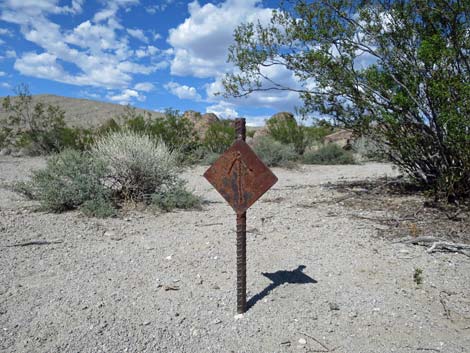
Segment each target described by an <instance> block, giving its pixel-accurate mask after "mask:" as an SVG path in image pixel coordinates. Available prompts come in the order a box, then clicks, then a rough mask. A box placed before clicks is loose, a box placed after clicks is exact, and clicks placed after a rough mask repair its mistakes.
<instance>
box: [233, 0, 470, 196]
mask: <svg viewBox="0 0 470 353" xmlns="http://www.w3.org/2000/svg"><path fill="white" fill-rule="evenodd" d="M234 37H235V44H234V45H233V46H232V47H231V48H230V51H229V57H228V59H229V61H231V62H233V63H234V64H235V65H236V66H237V67H238V69H239V70H238V71H237V72H236V73H234V74H229V75H227V76H226V77H225V79H224V87H225V94H226V95H229V96H244V95H247V94H250V93H252V92H255V91H260V90H292V91H296V92H298V93H299V95H300V97H301V99H302V100H303V107H302V111H303V112H304V113H310V112H320V113H322V114H327V115H330V116H331V117H333V118H334V119H337V120H338V121H340V122H342V123H343V124H345V125H346V126H351V127H354V128H355V129H356V130H358V131H359V132H362V133H365V134H368V135H370V136H371V137H373V138H374V139H375V140H377V141H379V142H383V143H384V145H385V148H386V152H387V153H388V156H389V158H390V159H391V160H392V161H393V162H394V163H396V164H397V165H398V166H399V167H401V169H402V170H404V171H405V172H407V173H408V174H409V175H410V176H411V177H413V178H414V179H415V181H417V182H419V183H421V184H424V185H425V186H428V187H430V188H432V189H433V190H434V191H435V195H436V197H437V196H438V195H442V194H444V195H445V196H447V198H448V199H449V201H453V200H456V199H457V198H464V197H468V196H469V195H470V57H469V53H470V2H469V1H459V0H383V1H370V0H369V1H366V0H361V1H357V0H318V1H307V0H292V1H286V2H283V4H282V8H281V9H280V10H277V11H274V12H273V14H272V18H271V21H270V23H269V24H267V25H261V24H260V23H258V24H253V23H246V24H242V25H240V26H239V27H238V28H237V29H236V30H235V33H234ZM266 68H269V70H267V69H266ZM275 68H279V69H283V70H288V71H291V72H292V73H293V74H294V75H295V77H296V78H297V80H298V85H297V86H295V87H290V86H286V85H285V84H284V83H283V82H276V81H274V80H273V79H272V77H269V76H268V74H267V72H272V71H274V69H275Z"/></svg>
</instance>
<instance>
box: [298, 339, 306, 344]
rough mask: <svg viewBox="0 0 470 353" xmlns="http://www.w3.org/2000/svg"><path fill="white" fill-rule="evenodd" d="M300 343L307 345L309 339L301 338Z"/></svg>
mask: <svg viewBox="0 0 470 353" xmlns="http://www.w3.org/2000/svg"><path fill="white" fill-rule="evenodd" d="M299 344H301V345H302V346H304V345H306V344H307V340H306V339H305V338H300V339H299Z"/></svg>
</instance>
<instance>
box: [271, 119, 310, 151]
mask: <svg viewBox="0 0 470 353" xmlns="http://www.w3.org/2000/svg"><path fill="white" fill-rule="evenodd" d="M279 116H282V117H281V118H280V117H279ZM266 126H267V128H268V132H269V135H270V136H271V137H272V138H273V139H274V140H276V141H278V142H281V143H282V144H284V145H292V146H294V149H295V152H296V153H298V154H302V153H304V150H305V147H306V144H307V141H306V139H305V133H304V129H303V126H300V125H298V124H297V122H296V121H295V119H294V117H293V116H292V115H288V113H278V114H276V115H274V116H273V117H271V118H270V119H268V120H267V121H266Z"/></svg>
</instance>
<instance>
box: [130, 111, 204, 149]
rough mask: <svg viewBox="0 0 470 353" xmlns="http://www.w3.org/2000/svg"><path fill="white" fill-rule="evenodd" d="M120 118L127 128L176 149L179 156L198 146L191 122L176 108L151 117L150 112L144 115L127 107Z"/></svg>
mask: <svg viewBox="0 0 470 353" xmlns="http://www.w3.org/2000/svg"><path fill="white" fill-rule="evenodd" d="M121 119H123V120H124V126H125V127H126V128H128V129H129V130H131V131H134V132H136V133H139V134H141V135H148V136H150V137H152V138H153V139H155V140H159V141H163V142H164V143H165V145H166V146H167V148H168V149H170V150H171V151H178V152H179V153H178V156H179V157H184V156H187V155H189V154H190V153H191V151H193V150H194V149H196V148H198V147H199V141H198V137H197V134H196V132H195V131H194V125H193V123H192V122H191V121H190V120H188V119H187V118H185V117H183V115H182V114H180V113H179V111H178V110H174V109H166V110H165V116H164V117H161V118H152V117H151V116H150V114H147V115H146V116H144V115H142V114H137V113H136V112H135V110H132V109H131V108H129V109H128V114H127V115H124V116H121Z"/></svg>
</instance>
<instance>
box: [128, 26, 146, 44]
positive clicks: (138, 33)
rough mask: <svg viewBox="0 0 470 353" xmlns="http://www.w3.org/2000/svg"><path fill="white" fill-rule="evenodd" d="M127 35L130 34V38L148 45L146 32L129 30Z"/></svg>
mask: <svg viewBox="0 0 470 353" xmlns="http://www.w3.org/2000/svg"><path fill="white" fill-rule="evenodd" d="M127 33H129V35H130V36H132V37H134V38H136V39H138V40H140V41H142V42H144V43H148V41H149V39H148V38H147V36H146V35H145V33H144V31H143V30H141V29H129V28H128V29H127Z"/></svg>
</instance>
